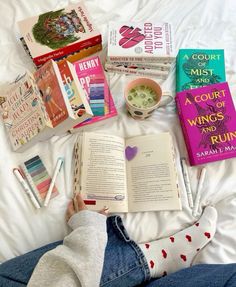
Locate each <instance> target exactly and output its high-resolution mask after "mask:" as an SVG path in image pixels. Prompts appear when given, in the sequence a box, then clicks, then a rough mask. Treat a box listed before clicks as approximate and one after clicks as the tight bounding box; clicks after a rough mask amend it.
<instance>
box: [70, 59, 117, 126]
mask: <svg viewBox="0 0 236 287" xmlns="http://www.w3.org/2000/svg"><path fill="white" fill-rule="evenodd" d="M73 65H74V67H75V70H76V73H77V76H78V78H79V81H80V83H81V86H82V87H83V89H84V91H85V94H86V96H87V100H88V103H89V104H90V107H91V109H92V112H93V114H94V116H93V117H92V118H90V119H88V120H86V121H84V122H81V123H79V124H78V125H76V126H74V129H73V130H71V131H72V132H73V131H75V128H80V127H82V126H85V125H87V124H92V123H95V122H98V121H101V120H105V119H108V118H111V117H114V116H116V115H117V111H116V107H115V104H114V101H113V98H112V95H111V92H110V89H109V86H108V83H107V80H106V76H105V73H104V70H103V66H102V63H101V61H100V59H99V57H98V56H93V57H90V58H87V59H84V60H80V61H77V62H75V63H73Z"/></svg>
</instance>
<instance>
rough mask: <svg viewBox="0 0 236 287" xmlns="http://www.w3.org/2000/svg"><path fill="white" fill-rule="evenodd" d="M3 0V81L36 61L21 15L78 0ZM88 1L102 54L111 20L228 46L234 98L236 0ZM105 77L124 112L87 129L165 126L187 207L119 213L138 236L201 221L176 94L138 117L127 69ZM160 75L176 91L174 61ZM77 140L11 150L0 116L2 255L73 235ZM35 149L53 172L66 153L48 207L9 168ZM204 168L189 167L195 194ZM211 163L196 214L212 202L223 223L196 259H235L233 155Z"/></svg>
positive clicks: (192, 43) (131, 130)
mask: <svg viewBox="0 0 236 287" xmlns="http://www.w3.org/2000/svg"><path fill="white" fill-rule="evenodd" d="M0 2H1V3H0V7H1V9H0V19H1V24H0V35H1V38H0V63H1V68H0V85H3V84H6V83H7V82H9V81H12V80H13V79H14V78H15V77H16V76H17V75H18V74H19V73H22V72H23V71H24V70H25V68H29V69H32V68H33V64H32V62H31V60H30V59H29V58H28V56H27V55H26V54H25V52H24V50H23V48H22V47H21V44H20V41H19V36H20V35H19V30H18V28H17V24H16V23H17V21H20V20H22V19H24V18H27V17H30V16H34V15H37V14H40V13H42V12H46V11H50V10H52V9H59V8H62V7H65V6H67V5H68V4H70V3H75V2H77V1H76V0H73V1H65V0H60V1H53V0H44V1H28V0H21V1H14V0H8V1H3V0H0ZM84 3H85V5H86V6H87V8H88V10H89V12H90V14H91V16H92V18H93V19H94V22H95V23H96V24H97V27H98V29H99V30H100V31H101V32H102V35H103V44H104V50H103V51H102V53H101V59H102V60H104V59H105V55H106V47H107V45H106V44H107V43H106V41H107V32H108V30H107V23H108V21H110V20H113V21H127V22H131V21H132V22H133V21H146V20H150V21H151V20H153V21H166V22H171V23H172V25H173V30H174V37H175V42H176V50H177V51H178V49H179V48H209V49H217V48H218V49H220V48H222V49H224V50H225V63H226V75H227V76H226V77H227V80H228V82H229V86H230V88H231V93H232V96H233V99H234V103H235V104H236V84H235V81H236V76H235V75H236V60H235V58H236V43H235V37H236V19H235V15H236V1H234V0H227V1H223V2H222V0H214V1H212V0H205V1H201V0H192V1H189V0H183V1H178V0H166V1H163V0H147V1H142V0H130V1H125V0H120V1H109V0H99V1H98V0H84ZM107 76H108V80H109V83H110V85H111V92H112V95H113V97H114V100H115V103H116V104H117V109H118V112H119V115H118V117H116V118H115V119H111V120H107V121H103V122H100V123H97V124H95V125H90V126H87V127H86V128H85V130H87V131H89V130H91V131H96V132H101V133H109V134H114V135H119V136H122V137H131V136H136V135H141V134H153V133H158V132H162V131H169V132H170V133H171V135H172V136H173V139H174V143H175V150H176V162H177V169H178V176H179V184H180V191H181V194H180V195H181V200H182V204H183V210H182V211H174V212H170V211H165V212H164V211H162V212H144V213H133V214H131V213H130V214H126V215H124V214H122V218H123V219H124V224H125V226H126V228H127V230H128V232H129V234H130V235H131V237H132V238H133V239H134V240H136V241H138V242H145V241H148V240H154V239H157V238H163V237H165V236H169V235H171V234H173V233H175V232H178V231H179V230H181V229H183V228H185V227H187V226H190V225H191V224H192V223H194V222H195V221H196V220H197V218H194V217H193V216H192V210H191V209H190V208H189V206H188V201H187V196H186V194H185V189H184V181H183V177H182V174H181V166H180V162H179V161H180V157H187V151H186V147H185V144H184V139H183V135H182V132H181V129H180V125H179V122H178V118H177V115H176V110H175V103H174V101H173V102H172V103H171V104H169V105H168V106H167V107H161V108H159V109H158V110H157V111H155V113H154V114H153V115H152V116H151V117H150V118H148V119H147V120H144V121H135V120H134V119H132V118H130V117H129V116H128V115H127V114H126V110H125V107H124V100H123V89H124V85H125V82H126V79H125V76H123V75H115V74H109V75H107ZM158 82H159V83H161V84H163V87H164V88H165V89H164V88H163V89H164V90H168V91H171V93H172V94H173V95H174V94H175V68H174V67H173V68H172V71H171V72H170V75H169V77H168V78H167V80H166V81H165V82H164V83H163V81H161V80H158ZM1 90H2V89H1ZM1 90H0V93H1ZM76 139H77V134H73V135H69V134H68V135H66V134H65V135H63V136H61V137H53V138H51V139H50V140H48V141H45V142H41V143H38V144H36V145H35V146H34V147H32V148H30V149H29V150H27V151H25V152H24V153H21V154H18V153H13V152H12V151H11V148H10V145H9V144H8V140H7V138H6V133H5V130H4V126H3V124H2V122H0V183H1V184H0V243H1V248H0V262H4V261H5V260H7V259H10V258H13V257H15V256H17V255H20V254H23V253H25V252H28V251H30V250H33V249H35V248H38V247H40V246H42V245H45V244H48V243H50V242H53V241H56V240H60V239H62V238H63V237H64V236H65V235H66V234H68V228H67V225H66V222H65V219H64V213H65V210H66V206H67V203H68V201H69V198H70V197H71V196H72V179H73V161H72V154H73V147H74V143H75V141H76ZM37 154H38V155H39V156H40V157H41V158H42V160H43V162H44V164H45V166H46V167H47V169H48V172H49V174H50V175H52V173H53V170H54V166H55V164H56V161H57V158H58V157H59V156H63V157H64V158H65V164H64V167H63V169H62V171H61V173H60V175H59V176H58V178H57V182H56V184H57V187H58V188H59V191H60V195H59V196H57V197H56V198H55V199H53V200H52V201H50V204H49V206H48V207H47V208H44V209H40V210H38V211H36V210H35V209H34V208H33V206H32V204H31V203H30V202H29V200H28V198H27V197H26V196H25V194H24V192H23V190H22V188H21V186H20V185H19V183H18V182H17V180H16V179H15V177H14V174H13V173H12V169H13V168H14V167H16V166H17V165H18V164H19V163H20V162H23V161H25V160H27V159H29V158H30V157H33V156H35V155H37ZM199 169H200V167H191V168H189V174H190V179H191V189H192V192H193V196H194V197H195V195H196V189H197V175H198V170H199ZM206 169H207V176H206V179H205V181H204V185H203V189H202V193H201V199H200V206H199V216H200V212H201V211H202V209H203V208H204V206H206V205H208V204H211V205H214V206H215V207H216V209H217V211H218V222H217V229H216V234H215V237H214V238H213V240H212V242H211V243H210V244H208V245H207V246H206V247H205V248H204V249H203V250H202V251H201V252H200V254H199V255H198V256H197V258H196V259H195V263H230V262H236V253H235V246H236V212H235V211H236V196H235V194H236V184H235V172H236V158H235V159H229V160H224V161H220V162H214V163H209V164H207V165H206Z"/></svg>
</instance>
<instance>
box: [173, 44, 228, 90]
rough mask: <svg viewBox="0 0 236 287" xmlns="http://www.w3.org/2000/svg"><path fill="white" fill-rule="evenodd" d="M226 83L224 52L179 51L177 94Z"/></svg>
mask: <svg viewBox="0 0 236 287" xmlns="http://www.w3.org/2000/svg"><path fill="white" fill-rule="evenodd" d="M225 81H226V78H225V60H224V50H222V49H216V50H208V49H180V50H179V53H178V55H177V59H176V92H180V91H183V90H189V89H194V88H198V87H203V86H207V85H211V84H217V83H221V82H225Z"/></svg>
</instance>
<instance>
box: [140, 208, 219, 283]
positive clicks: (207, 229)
mask: <svg viewBox="0 0 236 287" xmlns="http://www.w3.org/2000/svg"><path fill="white" fill-rule="evenodd" d="M216 221H217V211H216V209H215V208H214V207H212V206H207V207H206V208H205V209H204V212H203V214H202V216H201V218H200V219H199V220H198V221H197V222H196V223H195V224H193V225H192V226H190V227H188V228H186V229H184V230H182V231H180V232H178V233H176V234H175V235H172V236H170V237H167V238H163V239H159V240H155V241H152V242H146V243H142V244H139V247H140V248H141V250H142V251H143V253H144V255H145V257H146V259H147V262H148V265H149V269H150V272H151V277H152V278H157V277H162V276H165V275H167V274H170V273H173V272H175V271H178V270H180V269H182V268H186V267H189V266H190V265H191V263H192V261H193V259H194V257H195V256H196V255H197V253H198V252H199V251H200V250H201V249H202V248H203V247H204V246H205V245H206V244H208V243H209V242H210V241H211V240H212V238H213V236H214V234H215V230H216Z"/></svg>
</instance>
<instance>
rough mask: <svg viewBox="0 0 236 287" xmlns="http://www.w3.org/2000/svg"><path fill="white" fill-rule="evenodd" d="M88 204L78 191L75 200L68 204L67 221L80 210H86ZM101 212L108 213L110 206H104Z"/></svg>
mask: <svg viewBox="0 0 236 287" xmlns="http://www.w3.org/2000/svg"><path fill="white" fill-rule="evenodd" d="M86 209H87V206H86V205H85V203H84V201H83V198H82V196H81V195H80V194H79V193H77V194H76V195H75V197H74V198H73V200H71V201H70V202H69V204H68V207H67V211H66V221H67V222H68V221H69V219H70V218H71V217H72V216H73V215H74V214H75V213H77V212H80V211H82V210H86ZM99 213H101V214H103V215H105V216H106V215H107V214H108V207H106V206H104V208H103V209H102V210H101V211H99Z"/></svg>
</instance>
